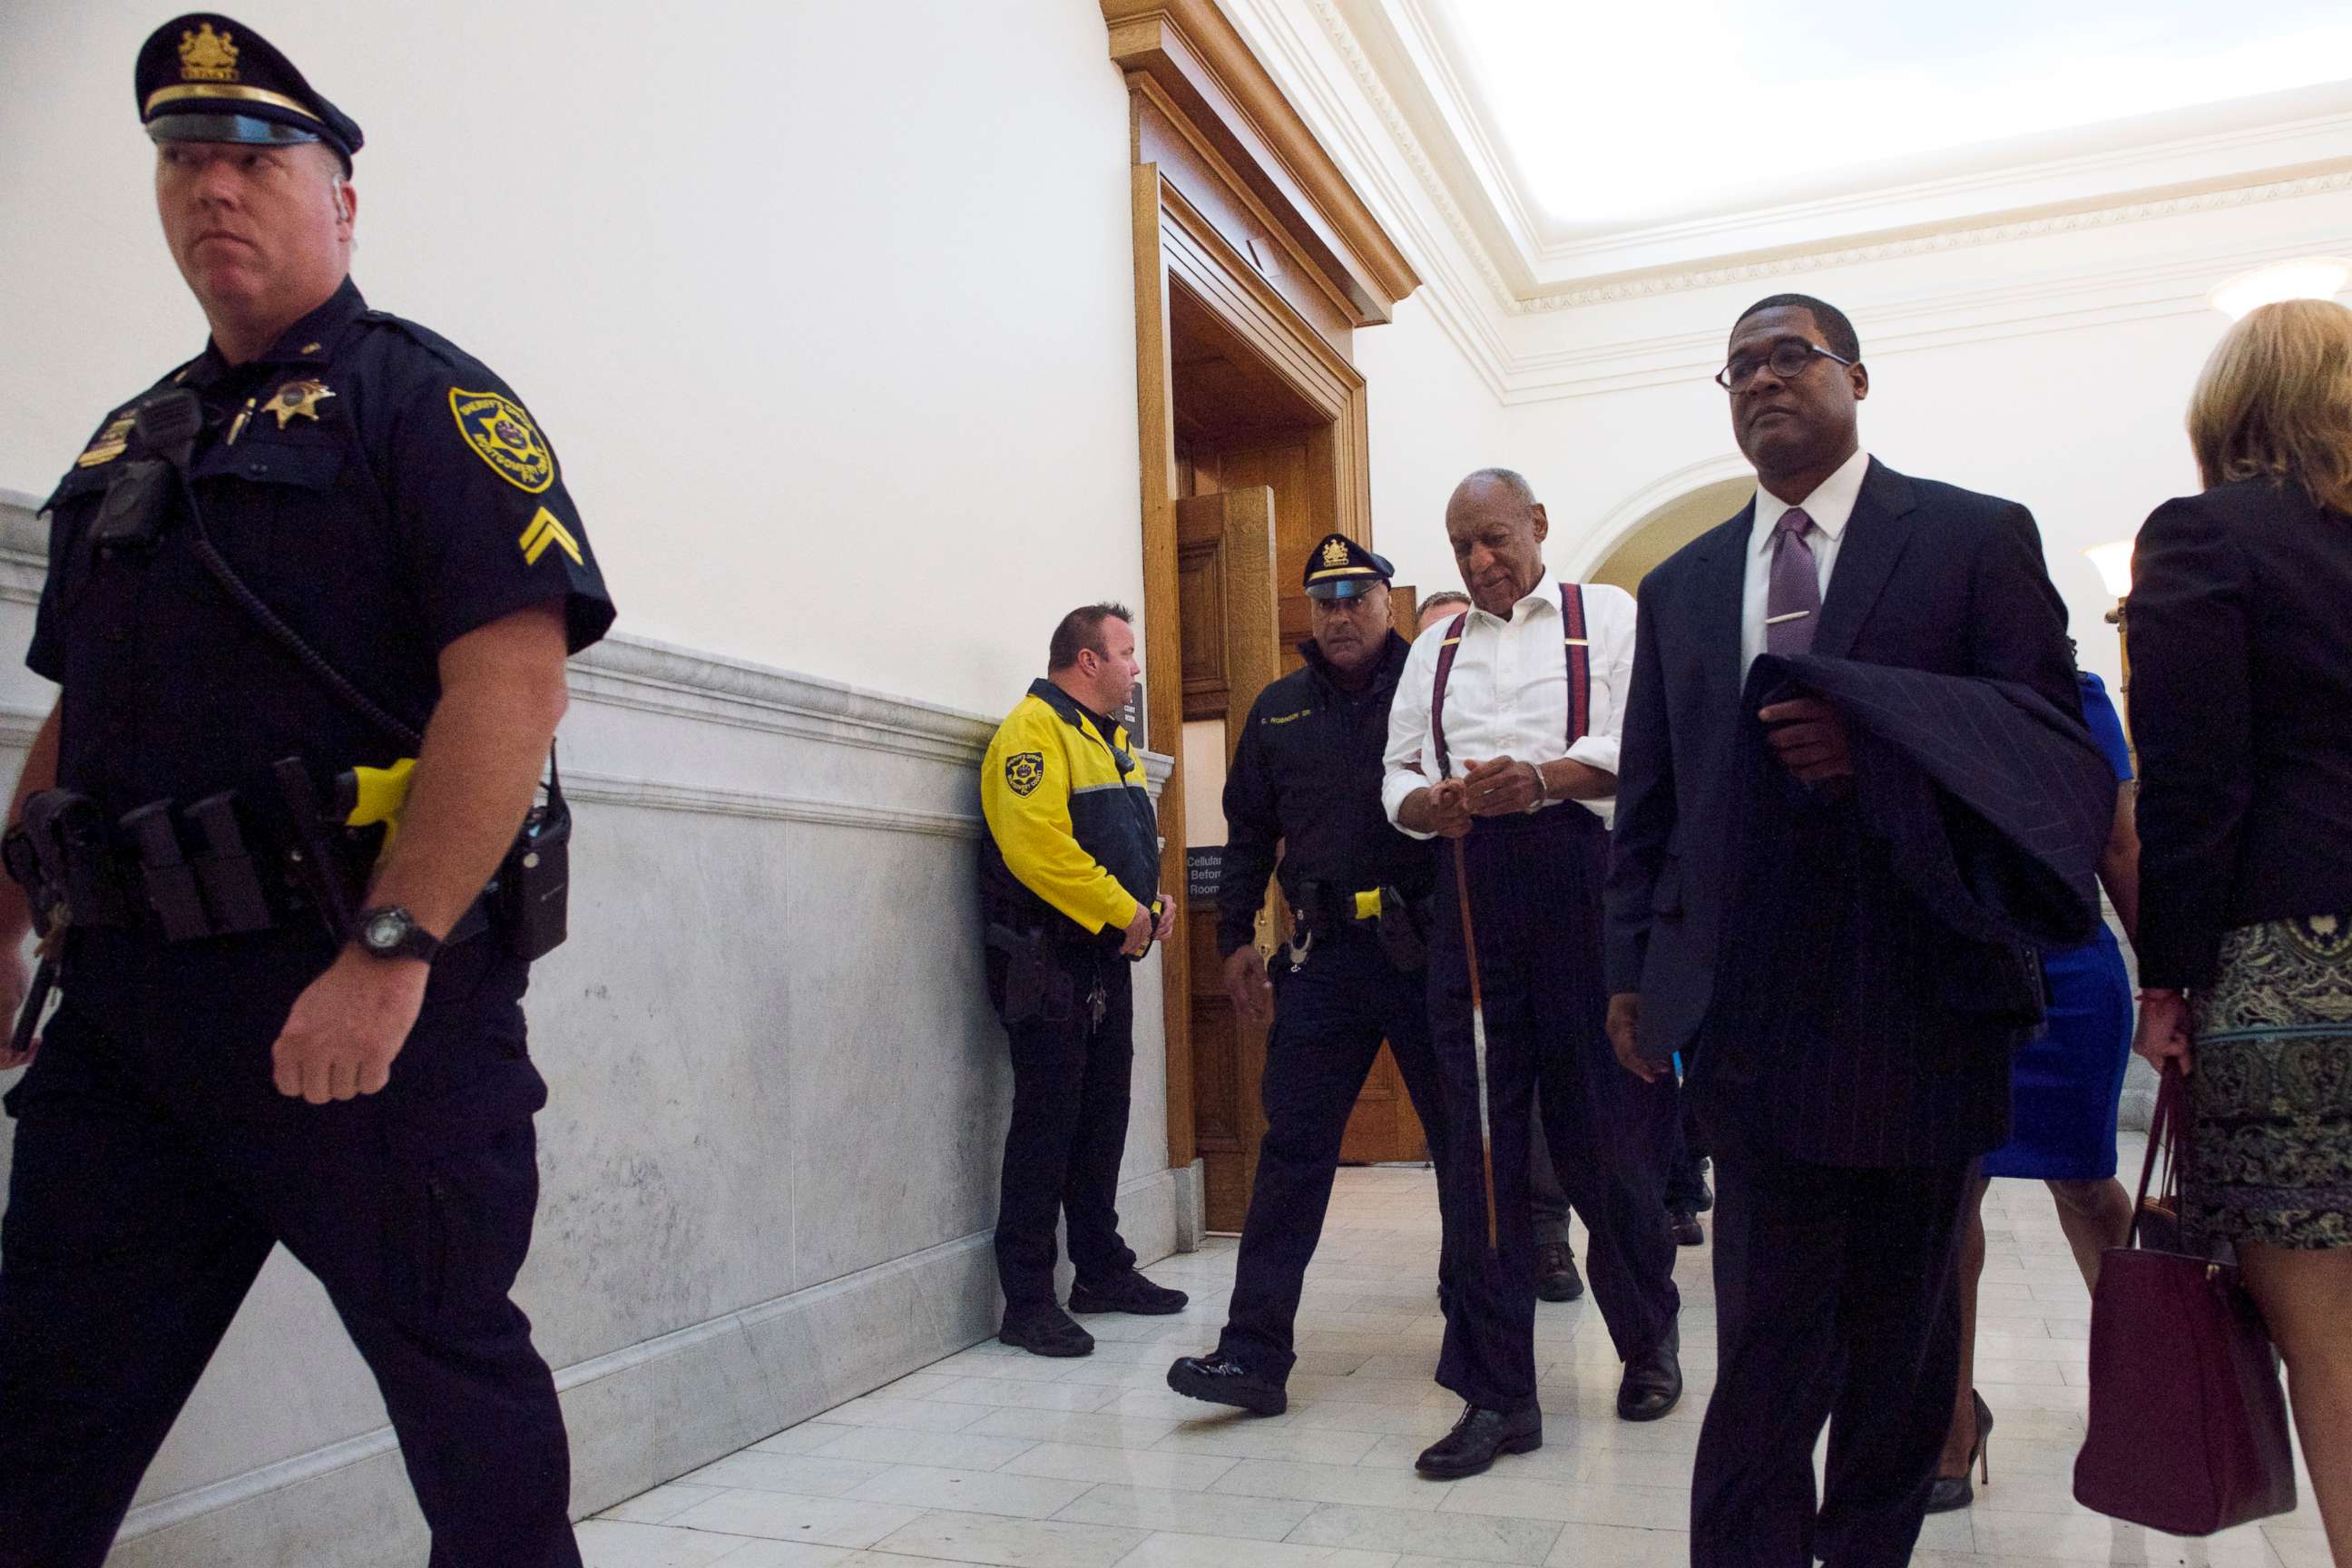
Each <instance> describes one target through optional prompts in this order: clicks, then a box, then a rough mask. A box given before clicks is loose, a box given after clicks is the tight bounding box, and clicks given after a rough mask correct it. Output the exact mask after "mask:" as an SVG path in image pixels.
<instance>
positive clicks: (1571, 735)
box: [1429, 583, 1592, 779]
mask: <svg viewBox="0 0 2352 1568" xmlns="http://www.w3.org/2000/svg"><path fill="white" fill-rule="evenodd" d="M1559 613H1560V618H1561V619H1562V620H1563V621H1565V622H1566V623H1567V628H1568V629H1567V632H1566V634H1565V637H1564V640H1565V642H1566V643H1567V645H1568V743H1569V744H1570V745H1571V746H1573V745H1575V744H1576V743H1577V742H1579V741H1581V740H1582V739H1584V737H1585V734H1586V733H1587V731H1590V730H1591V727H1592V648H1591V638H1590V637H1586V636H1585V631H1584V587H1583V584H1579V583H1562V584H1560V585H1559ZM1469 624H1470V612H1469V611H1467V610H1465V611H1463V612H1462V613H1461V614H1460V615H1458V616H1454V619H1453V620H1451V621H1449V622H1447V623H1446V626H1445V641H1444V643H1443V644H1442V645H1440V646H1439V647H1438V650H1437V689H1436V690H1435V692H1434V693H1433V695H1432V696H1431V698H1430V700H1429V731H1430V735H1431V738H1432V739H1433V740H1434V741H1436V742H1437V776H1438V777H1439V778H1441V779H1446V778H1452V777H1453V776H1454V760H1453V757H1452V755H1451V753H1449V752H1447V751H1446V749H1445V681H1446V678H1447V677H1448V676H1451V675H1452V674H1453V673H1454V655H1455V654H1457V653H1459V652H1461V650H1462V633H1463V630H1464V628H1465V627H1466V626H1469Z"/></svg>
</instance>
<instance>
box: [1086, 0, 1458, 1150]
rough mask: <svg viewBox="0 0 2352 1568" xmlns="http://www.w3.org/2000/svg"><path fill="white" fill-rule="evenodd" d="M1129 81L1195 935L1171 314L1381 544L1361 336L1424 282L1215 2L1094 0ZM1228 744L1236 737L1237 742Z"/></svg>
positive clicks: (1361, 531) (1172, 882)
mask: <svg viewBox="0 0 2352 1568" xmlns="http://www.w3.org/2000/svg"><path fill="white" fill-rule="evenodd" d="M1100 4H1101V6H1102V11H1103V17H1104V21H1105V23H1106V24H1107V25H1108V28H1109V33H1110V52H1111V58H1112V59H1113V61H1114V62H1115V63H1117V64H1118V67H1119V68H1121V70H1123V71H1124V72H1125V73H1126V78H1127V83H1128V89H1129V97H1128V101H1129V126H1128V129H1129V157H1130V161H1131V163H1132V175H1131V189H1130V194H1131V196H1132V221H1133V239H1134V256H1135V340H1136V343H1135V346H1136V416H1137V426H1138V443H1139V452H1140V456H1141V463H1140V469H1141V472H1140V489H1141V495H1142V559H1143V622H1144V626H1143V657H1144V669H1145V672H1146V674H1145V691H1146V698H1145V705H1146V712H1147V724H1148V726H1149V733H1150V742H1151V744H1152V746H1153V747H1154V748H1155V749H1157V750H1159V751H1161V752H1167V753H1169V754H1171V755H1173V756H1174V757H1175V758H1176V766H1177V770H1178V772H1177V773H1176V775H1174V776H1172V777H1171V779H1170V781H1169V784H1168V785H1167V787H1166V788H1165V789H1164V790H1163V791H1162V793H1161V796H1160V801H1161V804H1160V833H1161V835H1162V841H1163V842H1162V848H1161V852H1160V888H1161V889H1162V890H1163V891H1169V890H1172V892H1173V894H1174V896H1175V898H1176V900H1177V905H1178V907H1177V917H1178V924H1177V929H1178V930H1179V931H1182V930H1185V929H1186V926H1185V923H1184V922H1185V918H1186V916H1187V915H1188V913H1189V911H1188V910H1187V909H1186V908H1185V880H1186V879H1185V875H1184V850H1185V839H1186V833H1185V825H1184V792H1183V779H1182V768H1183V746H1182V744H1181V735H1182V733H1183V722H1184V715H1183V697H1184V693H1183V680H1182V679H1181V670H1182V668H1183V659H1182V656H1181V648H1180V643H1179V627H1180V617H1179V615H1178V612H1177V550H1176V513H1175V503H1176V499H1177V489H1178V482H1179V481H1178V469H1177V461H1176V424H1175V391H1174V384H1173V376H1172V371H1171V358H1170V324H1169V305H1170V300H1171V298H1172V297H1173V295H1174V293H1175V291H1176V290H1178V289H1181V290H1182V291H1183V292H1184V294H1185V295H1186V296H1187V298H1188V299H1189V300H1192V302H1193V303H1194V304H1196V305H1198V306H1199V307H1200V308H1201V309H1202V310H1205V311H1207V312H1208V313H1209V314H1210V315H1211V316H1212V317H1213V319H1214V320H1215V321H1217V322H1219V323H1220V324H1221V325H1222V326H1223V328H1224V329H1225V330H1227V331H1230V332H1231V333H1232V334H1233V335H1234V337H1235V338H1236V339H1237V340H1239V341H1240V342H1241V343H1242V344H1243V346H1244V348H1245V349H1246V350H1247V352H1248V353H1250V354H1251V355H1252V356H1253V357H1254V358H1255V359H1257V360H1258V361H1260V362H1261V363H1263V364H1264V366H1265V368H1266V369H1267V370H1269V371H1271V372H1272V373H1273V374H1275V375H1276V377H1278V378H1279V379H1280V380H1281V381H1282V382H1283V383H1284V384H1286V385H1287V386H1288V387H1289V388H1290V389H1291V390H1292V391H1294V392H1295V393H1297V395H1298V396H1299V397H1300V398H1301V399H1303V400H1304V401H1305V402H1306V403H1307V405H1309V406H1311V407H1312V408H1313V409H1315V410H1316V412H1317V413H1318V415H1319V416H1321V417H1322V418H1323V419H1325V420H1326V421H1328V424H1327V426H1325V428H1324V430H1323V431H1321V432H1318V435H1317V437H1315V438H1314V439H1313V440H1312V441H1311V443H1310V447H1311V452H1312V457H1311V459H1310V460H1311V463H1312V465H1313V466H1314V468H1316V470H1317V473H1316V480H1317V488H1318V489H1319V490H1321V491H1322V492H1323V493H1326V494H1328V495H1329V496H1330V497H1331V498H1332V500H1333V515H1332V521H1331V526H1332V527H1334V528H1336V529H1337V530H1338V531H1340V532H1342V533H1346V534H1348V535H1349V536H1350V537H1351V538H1354V539H1356V540H1358V541H1360V542H1363V543H1365V544H1370V542H1371V537H1372V534H1371V465H1370V451H1369V446H1368V442H1369V435H1370V423H1369V419H1368V416H1367V414H1368V399H1367V395H1366V388H1365V383H1364V378H1363V376H1362V375H1361V374H1360V373H1359V372H1358V371H1357V370H1356V368H1355V366H1354V365H1353V364H1352V363H1350V361H1349V351H1350V348H1351V346H1352V333H1353V332H1354V331H1356V330H1357V329H1359V328H1363V327H1370V326H1376V325H1379V324H1380V323H1381V322H1384V321H1388V320H1389V319H1390V315H1391V310H1393V307H1394V305H1395V303H1396V301H1398V300H1402V299H1403V298H1404V297H1405V296H1406V295H1408V294H1410V293H1411V292H1412V290H1413V289H1416V288H1418V287H1419V286H1420V281H1421V280H1420V279H1419V278H1418V277H1417V276H1415V275H1414V273H1413V271H1412V267H1411V265H1410V263H1408V262H1407V261H1406V260H1405V258H1404V256H1403V253H1402V251H1401V250H1399V249H1398V247H1396V245H1395V243H1394V242H1393V241H1392V240H1391V238H1390V237H1389V236H1388V235H1387V233H1386V232H1385V230H1383V229H1382V228H1381V225H1380V223H1379V222H1378V220H1377V219H1376V218H1374V217H1373V216H1372V214H1371V211H1370V208H1369V207H1368V206H1367V205H1365V204H1364V202H1363V201H1362V199H1361V198H1360V196H1359V195H1357V193H1356V192H1355V190H1354V189H1353V187H1352V186H1351V185H1350V184H1349V182H1348V179H1347V177H1346V175H1345V174H1343V173H1342V172H1341V171H1340V170H1339V165H1338V164H1337V163H1334V162H1333V161H1332V160H1331V158H1330V157H1329V155H1328V153H1325V152H1324V150H1323V148H1322V146H1321V144H1320V143H1319V142H1318V141H1317V140H1316V138H1315V136H1314V134H1313V132H1311V131H1310V130H1308V128H1307V124H1306V121H1304V119H1303V118H1301V117H1300V116H1299V114H1298V112H1297V110H1296V108H1295V107H1293V106H1292V105H1291V104H1290V103H1289V101H1288V100H1286V98H1285V96H1284V95H1283V93H1282V90H1281V89H1280V87H1279V86H1278V85H1277V84H1276V82H1275V80H1274V79H1273V77H1272V76H1271V75H1270V74H1269V73H1268V72H1267V71H1266V70H1265V67H1264V66H1263V65H1262V64H1261V63H1260V62H1259V61H1258V59H1257V58H1256V57H1255V55H1254V54H1252V53H1251V51H1250V49H1249V47H1248V45H1247V43H1246V42H1245V41H1244V40H1243V38H1242V37H1241V35H1240V34H1239V32H1238V31H1236V30H1235V29H1234V26H1233V25H1232V23H1231V22H1230V21H1228V20H1227V19H1226V18H1225V16H1223V13H1222V12H1220V11H1219V10H1218V9H1217V7H1216V5H1214V3H1213V0H1100ZM1229 744H1230V742H1229ZM1189 971H1190V959H1189V956H1188V955H1187V953H1186V952H1185V951H1184V944H1183V943H1182V942H1175V943H1171V944H1169V945H1168V946H1166V947H1164V948H1162V949H1161V970H1160V999H1161V1018H1162V1023H1161V1026H1162V1030H1163V1033H1164V1037H1165V1039H1166V1042H1167V1061H1168V1159H1169V1163H1170V1164H1171V1166H1173V1167H1176V1168H1179V1169H1181V1168H1182V1167H1184V1166H1188V1165H1190V1164H1192V1162H1193V1160H1194V1158H1195V1157H1196V1153H1197V1150H1196V1148H1195V1146H1194V1137H1193V1127H1194V1114H1193V1112H1194V1106H1193V1076H1192V1024H1191V1016H1190V1007H1191V998H1190V973H1189Z"/></svg>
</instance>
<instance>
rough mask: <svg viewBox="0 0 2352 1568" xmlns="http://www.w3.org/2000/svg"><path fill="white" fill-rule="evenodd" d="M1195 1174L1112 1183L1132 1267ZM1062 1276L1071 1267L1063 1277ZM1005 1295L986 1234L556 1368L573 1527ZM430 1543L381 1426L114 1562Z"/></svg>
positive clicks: (137, 1545)
mask: <svg viewBox="0 0 2352 1568" xmlns="http://www.w3.org/2000/svg"><path fill="white" fill-rule="evenodd" d="M1199 1172H1200V1167H1199V1165H1198V1164H1197V1163H1196V1164H1194V1165H1192V1166H1190V1167H1187V1168H1185V1169H1183V1170H1173V1171H1160V1172H1155V1173H1150V1174H1147V1175H1145V1176H1142V1177H1140V1178H1138V1179H1136V1180H1134V1181H1130V1182H1128V1183H1127V1184H1124V1185H1122V1186H1121V1187H1120V1189H1119V1196H1118V1210H1119V1221H1120V1228H1121V1230H1122V1231H1123V1232H1124V1233H1125V1235H1126V1237H1127V1240H1128V1244H1129V1246H1130V1247H1134V1248H1135V1251H1136V1255H1137V1257H1138V1258H1140V1259H1142V1260H1143V1261H1145V1262H1147V1263H1150V1262H1156V1261H1158V1260H1159V1259H1160V1258H1165V1257H1167V1256H1169V1255H1170V1254H1171V1253H1173V1252H1178V1251H1186V1250H1190V1249H1191V1247H1192V1246H1194V1245H1197V1241H1198V1237H1197V1236H1192V1237H1188V1236H1187V1234H1186V1233H1185V1231H1184V1228H1183V1227H1184V1216H1185V1212H1186V1209H1187V1207H1188V1205H1189V1206H1190V1207H1191V1208H1192V1210H1193V1211H1194V1212H1196V1213H1197V1211H1198V1187H1199V1181H1200V1176H1199ZM1062 1274H1063V1282H1064V1284H1065V1286H1066V1285H1067V1282H1068V1275H1069V1266H1068V1264H1067V1263H1065V1264H1064V1265H1063V1266H1062ZM1000 1307H1001V1298H1000V1297H999V1296H998V1294H997V1289H996V1268H995V1259H994V1255H993V1253H992V1250H991V1247H990V1238H989V1237H988V1236H987V1235H985V1234H980V1235H973V1236H968V1237H961V1238H959V1239H957V1240H955V1241H953V1242H950V1243H949V1244H947V1245H946V1246H943V1247H933V1248H930V1249H929V1250H928V1251H926V1252H923V1253H919V1254H917V1255H915V1256H913V1257H909V1258H897V1259H894V1260H892V1261H891V1262H889V1263H887V1264H883V1265H881V1266H880V1267H878V1268H869V1269H866V1270H863V1271H861V1272H859V1273H857V1274H854V1275H850V1276H848V1277H846V1278H845V1279H836V1280H832V1281H829V1282H828V1283H826V1284H824V1285H821V1286H817V1287H815V1288H814V1289H807V1290H800V1291H795V1292H794V1293H793V1294H792V1295H790V1296H786V1297H783V1298H781V1299H779V1300H773V1301H769V1302H764V1303H762V1304H761V1305H760V1306H758V1307H754V1308H751V1309H748V1310H743V1311H740V1312H733V1313H730V1314H728V1315H727V1316H726V1317H725V1318H722V1319H718V1320H714V1321H710V1322H708V1323H701V1324H697V1325H696V1326H695V1327H693V1328H690V1329H686V1330H682V1331H678V1332H676V1333H672V1334H667V1335H664V1336H662V1337H661V1338H659V1339H656V1340H651V1341H648V1342H645V1343H643V1344H638V1345H633V1346H631V1347H629V1348H628V1349H627V1350H626V1351H624V1352H617V1353H615V1354H614V1355H610V1356H604V1357H600V1358H598V1359H597V1360H595V1361H591V1362H585V1363H581V1364H580V1365H577V1366H573V1367H568V1368H565V1369H564V1370H562V1372H559V1373H557V1375H556V1382H557V1384H558V1386H559V1387H560V1388H561V1389H562V1399H563V1411H564V1420H565V1424H566V1425H567V1426H569V1427H570V1429H571V1432H572V1514H573V1516H574V1517H575V1518H585V1517H587V1516H588V1515H590V1514H592V1513H595V1512H598V1511H600V1510H604V1509H606V1508H610V1507H611V1506H613V1505H614V1503H617V1502H621V1501H624V1500H626V1499H628V1498H631V1497H634V1496H635V1495H636V1494H637V1493H639V1492H641V1491H644V1490H646V1489H648V1488H650V1487H654V1486H657V1485H659V1484H660V1483H661V1482H663V1481H665V1480H668V1479H673V1478H675V1477H677V1476H681V1475H684V1474H686V1473H687V1472H688V1471H689V1470H694V1469H698V1468H701V1467H702V1466H704V1465H707V1464H709V1463H711V1462H712V1461H713V1460H716V1459H719V1458H724V1457H725V1456H726V1455H728V1454H730V1453H733V1452H734V1451H735V1450H737V1449H739V1448H741V1447H745V1446H746V1445H748V1444H751V1443H754V1442H757V1441H759V1440H760V1439H761V1438H762V1437H765V1436H770V1435H771V1434H772V1433H775V1432H779V1431H782V1429H783V1428H785V1427H787V1426H794V1425H797V1424H798V1423H800V1422H802V1421H805V1420H807V1419H808V1418H809V1417H810V1416H812V1415H817V1414H818V1413H820V1412H822V1411H824V1410H828V1409H831V1408H832V1407H833V1406H835V1405H840V1404H842V1403H844V1402H845V1401H847V1400H850V1399H854V1398H856V1397H857V1396H858V1395H860V1394H868V1393H871V1392H872V1391H873V1390H875V1389H877V1388H879V1387H881V1386H882V1385H883V1384H887V1383H890V1382H892V1381H894V1380H895V1379H897V1378H899V1377H902V1376H904V1375H905V1374H906V1373H909V1372H913V1371H915V1370H917V1369H919V1368H920V1367H923V1366H927V1365H929V1363H932V1362H934V1361H937V1360H940V1358H941V1357H944V1356H948V1355H952V1354H953V1353H955V1352H957V1351H960V1350H963V1349H965V1348H967V1347H969V1346H971V1345H973V1344H977V1343H979V1342H981V1341H982V1340H985V1339H987V1338H989V1337H990V1336H992V1334H994V1333H995V1331H996V1327H997V1317H998V1312H999V1310H1000ZM428 1545H429V1542H428V1538H427V1536H426V1533H425V1523H424V1521H423V1519H422V1518H421V1517H420V1516H419V1515H418V1513H417V1511H416V1506H415V1501H414V1500H413V1499H412V1497H411V1495H410V1493H409V1489H408V1477H407V1474H406V1472H405V1471H404V1470H403V1469H402V1468H401V1464H400V1456H399V1453H398V1451H397V1450H396V1448H395V1447H394V1443H393V1439H392V1434H391V1431H390V1430H389V1428H384V1429H380V1430H378V1431H375V1432H372V1433H367V1434H364V1435H362V1436H359V1437H356V1438H353V1439H352V1440H351V1441H349V1442H347V1443H345V1444H342V1445H339V1446H338V1447H336V1448H333V1449H327V1450H320V1451H319V1452H315V1453H311V1454H306V1455H303V1456H301V1457H300V1458H296V1459H293V1460H289V1461H287V1462H286V1463H284V1464H282V1465H278V1466H273V1467H270V1468H268V1469H264V1470H258V1471H255V1472H252V1473H250V1474H247V1475H245V1476H240V1477H236V1478H235V1479H231V1480H228V1481H225V1482H222V1483H220V1484H219V1485H217V1486H214V1487H209V1488H205V1489H203V1490H201V1491H199V1492H195V1493H191V1494H186V1495H184V1496H180V1497H174V1498H167V1499H163V1500H158V1501H156V1502H153V1503H150V1504H146V1505H144V1506H142V1507H141V1508H138V1509H135V1510H132V1512H131V1517H130V1519H129V1520H128V1521H126V1523H125V1525H124V1528H123V1533H122V1537H121V1541H120V1542H118V1543H117V1545H116V1547H115V1549H114V1552H113V1554H112V1555H111V1556H110V1557H109V1558H108V1559H107V1561H108V1563H109V1565H110V1568H257V1565H259V1564H278V1563H283V1564H287V1565H289V1568H293V1565H296V1564H299V1565H300V1568H394V1565H405V1564H409V1563H418V1562H421V1561H423V1560H424V1557H425V1552H426V1551H427V1550H428Z"/></svg>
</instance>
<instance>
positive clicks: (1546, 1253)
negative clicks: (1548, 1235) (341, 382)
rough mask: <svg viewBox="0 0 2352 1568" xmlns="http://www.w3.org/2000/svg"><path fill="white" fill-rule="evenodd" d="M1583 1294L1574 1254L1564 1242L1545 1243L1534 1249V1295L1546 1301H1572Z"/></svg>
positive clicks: (1581, 1281) (1581, 1279) (1582, 1282)
mask: <svg viewBox="0 0 2352 1568" xmlns="http://www.w3.org/2000/svg"><path fill="white" fill-rule="evenodd" d="M1583 1294H1584V1279H1583V1277H1582V1276H1581V1275H1580V1274H1578V1273H1577V1271H1576V1254H1575V1252H1574V1251H1572V1250H1571V1249H1570V1247H1569V1245H1568V1243H1566V1242H1564V1241H1547V1242H1545V1243H1544V1244H1543V1245H1542V1246H1540V1247H1537V1248H1536V1295H1537V1297H1538V1299H1539V1300H1546V1301H1573V1300H1576V1299H1577V1298H1578V1297H1579V1296H1581V1295H1583Z"/></svg>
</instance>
